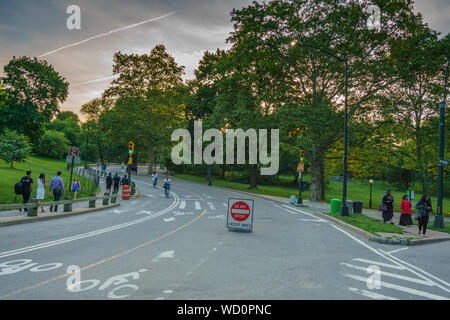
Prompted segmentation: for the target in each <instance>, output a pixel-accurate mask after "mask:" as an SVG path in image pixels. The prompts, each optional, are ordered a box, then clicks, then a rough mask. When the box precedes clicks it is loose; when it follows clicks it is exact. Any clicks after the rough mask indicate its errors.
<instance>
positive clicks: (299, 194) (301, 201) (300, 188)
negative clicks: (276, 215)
mask: <svg viewBox="0 0 450 320" xmlns="http://www.w3.org/2000/svg"><path fill="white" fill-rule="evenodd" d="M298 180H299V181H300V184H299V187H298V199H297V204H303V199H302V172H301V171H300V172H299V173H298Z"/></svg>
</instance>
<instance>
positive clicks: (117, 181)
mask: <svg viewBox="0 0 450 320" xmlns="http://www.w3.org/2000/svg"><path fill="white" fill-rule="evenodd" d="M113 182H114V193H117V192H119V185H120V177H119V175H118V174H117V172H116V174H115V175H114V178H113Z"/></svg>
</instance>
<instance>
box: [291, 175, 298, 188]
mask: <svg viewBox="0 0 450 320" xmlns="http://www.w3.org/2000/svg"><path fill="white" fill-rule="evenodd" d="M292 184H295V185H296V184H298V173H296V174H295V178H294V181H292Z"/></svg>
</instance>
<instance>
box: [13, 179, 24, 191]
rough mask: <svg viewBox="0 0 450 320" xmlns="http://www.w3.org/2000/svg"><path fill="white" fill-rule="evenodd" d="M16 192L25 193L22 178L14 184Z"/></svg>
mask: <svg viewBox="0 0 450 320" xmlns="http://www.w3.org/2000/svg"><path fill="white" fill-rule="evenodd" d="M14 192H15V194H22V193H23V184H22V180H21V181H19V182H17V183H16V184H15V185H14Z"/></svg>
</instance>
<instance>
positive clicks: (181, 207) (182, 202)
mask: <svg viewBox="0 0 450 320" xmlns="http://www.w3.org/2000/svg"><path fill="white" fill-rule="evenodd" d="M184 208H186V201H184V200H181V202H180V206H179V208H178V209H184Z"/></svg>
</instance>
